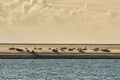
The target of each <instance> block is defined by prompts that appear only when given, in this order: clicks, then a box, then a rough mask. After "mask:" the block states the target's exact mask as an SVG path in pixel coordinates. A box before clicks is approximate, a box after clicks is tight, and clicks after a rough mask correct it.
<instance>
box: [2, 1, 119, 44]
mask: <svg viewBox="0 0 120 80" xmlns="http://www.w3.org/2000/svg"><path fill="white" fill-rule="evenodd" d="M119 3H120V0H1V1H0V43H3V42H4V43H5V42H7V43H18V42H19V43H114V44H118V43H119V44H120V37H119V34H120V27H119V26H120V5H119Z"/></svg>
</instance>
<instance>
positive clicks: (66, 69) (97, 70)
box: [0, 59, 120, 80]
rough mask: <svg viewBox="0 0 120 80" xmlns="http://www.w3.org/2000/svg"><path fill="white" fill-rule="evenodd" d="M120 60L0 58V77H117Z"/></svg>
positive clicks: (18, 79) (110, 79) (50, 79)
mask: <svg viewBox="0 0 120 80" xmlns="http://www.w3.org/2000/svg"><path fill="white" fill-rule="evenodd" d="M119 68H120V60H119V59H0V80H119V79H120V69H119Z"/></svg>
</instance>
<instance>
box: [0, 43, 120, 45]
mask: <svg viewBox="0 0 120 80" xmlns="http://www.w3.org/2000/svg"><path fill="white" fill-rule="evenodd" d="M0 45H120V44H93V43H89V44H87V43H86V44H85V43H84V44H83V43H81V44H80V43H78V44H77V43H0Z"/></svg>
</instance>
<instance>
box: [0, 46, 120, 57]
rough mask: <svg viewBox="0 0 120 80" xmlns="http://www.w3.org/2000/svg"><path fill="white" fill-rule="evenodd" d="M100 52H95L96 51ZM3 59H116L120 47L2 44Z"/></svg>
mask: <svg viewBox="0 0 120 80" xmlns="http://www.w3.org/2000/svg"><path fill="white" fill-rule="evenodd" d="M96 48H98V49H99V50H97V51H95V50H94V49H96ZM0 58H1V59H30V58H31V59H38V58H39V59H114V58H120V45H105V44H103V45H99V44H0Z"/></svg>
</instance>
